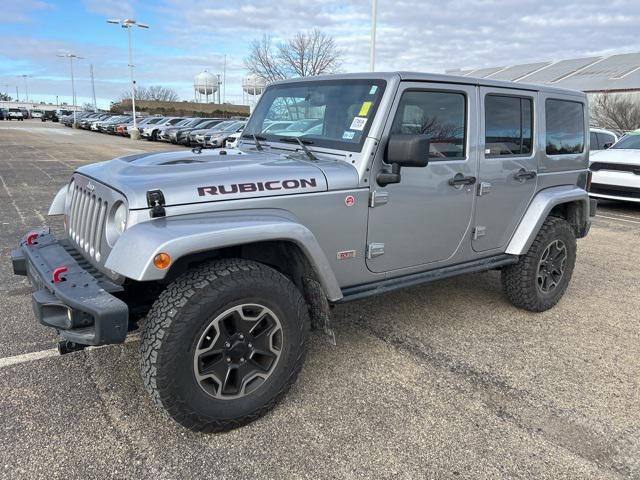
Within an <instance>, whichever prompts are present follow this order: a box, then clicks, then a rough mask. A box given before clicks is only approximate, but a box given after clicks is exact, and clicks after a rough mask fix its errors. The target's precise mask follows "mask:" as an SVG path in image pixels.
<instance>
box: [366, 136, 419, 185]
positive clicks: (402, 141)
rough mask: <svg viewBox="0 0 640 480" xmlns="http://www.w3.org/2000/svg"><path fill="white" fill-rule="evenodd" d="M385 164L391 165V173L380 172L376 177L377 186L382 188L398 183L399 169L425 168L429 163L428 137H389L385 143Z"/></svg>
mask: <svg viewBox="0 0 640 480" xmlns="http://www.w3.org/2000/svg"><path fill="white" fill-rule="evenodd" d="M385 161H386V163H389V164H391V173H389V172H381V173H379V174H378V176H377V177H376V181H377V182H378V185H380V186H381V187H384V186H385V185H388V184H390V183H399V182H400V168H401V167H426V166H427V164H428V163H429V136H428V135H424V134H419V135H401V134H396V135H391V136H390V137H389V141H388V142H387V151H386V156H385Z"/></svg>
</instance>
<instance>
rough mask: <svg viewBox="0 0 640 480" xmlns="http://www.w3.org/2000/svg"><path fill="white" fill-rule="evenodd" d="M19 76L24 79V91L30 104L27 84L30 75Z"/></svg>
mask: <svg viewBox="0 0 640 480" xmlns="http://www.w3.org/2000/svg"><path fill="white" fill-rule="evenodd" d="M18 76H19V77H22V78H23V79H24V91H25V97H26V98H25V101H26V102H28V101H29V84H28V83H27V78H29V76H30V75H26V74H22V75H18Z"/></svg>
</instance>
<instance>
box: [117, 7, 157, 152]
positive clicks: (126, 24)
mask: <svg viewBox="0 0 640 480" xmlns="http://www.w3.org/2000/svg"><path fill="white" fill-rule="evenodd" d="M107 23H113V24H116V25H120V26H121V27H122V28H126V29H127V37H128V40H129V76H130V79H131V110H132V113H133V129H132V131H133V132H136V133H134V134H131V135H130V138H131V139H136V140H137V139H138V138H139V135H140V132H139V131H138V122H137V120H136V82H135V81H134V79H133V67H134V65H133V53H132V49H131V28H132V27H139V28H149V25H147V24H145V23H139V22H137V21H136V20H134V19H132V18H128V19H125V20H120V19H115V18H114V19H109V20H107Z"/></svg>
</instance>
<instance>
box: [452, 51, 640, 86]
mask: <svg viewBox="0 0 640 480" xmlns="http://www.w3.org/2000/svg"><path fill="white" fill-rule="evenodd" d="M446 73H448V74H451V75H462V76H465V77H477V78H490V79H493V80H509V81H512V82H523V83H542V84H545V85H553V86H556V87H561V88H571V89H574V90H582V91H583V92H586V93H588V94H598V93H627V94H628V93H633V94H639V93H640V53H625V54H620V55H611V56H606V57H587V58H573V59H569V60H559V61H546V62H537V63H526V64H521V65H509V66H505V67H489V68H478V69H459V68H458V69H452V70H447V72H446Z"/></svg>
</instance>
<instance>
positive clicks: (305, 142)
mask: <svg viewBox="0 0 640 480" xmlns="http://www.w3.org/2000/svg"><path fill="white" fill-rule="evenodd" d="M280 141H281V142H287V143H297V144H299V145H300V147H301V148H302V150H304V153H305V155H306V156H307V158H308V159H309V160H314V161H316V160H318V157H316V156H315V155H314V154H313V153H312V152H311V150H309V149H308V148H307V145H313V142H312V141H311V140H302V139H301V138H300V137H283V138H281V139H280Z"/></svg>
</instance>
